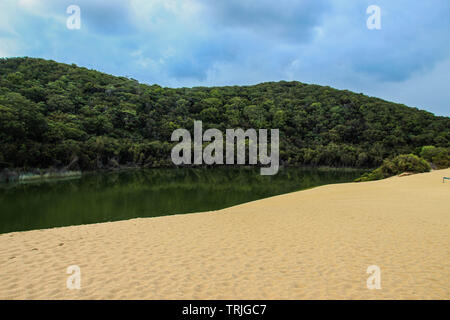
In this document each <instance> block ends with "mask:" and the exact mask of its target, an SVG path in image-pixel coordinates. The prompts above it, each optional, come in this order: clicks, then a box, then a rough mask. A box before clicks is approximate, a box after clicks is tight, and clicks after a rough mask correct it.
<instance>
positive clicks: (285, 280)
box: [0, 169, 450, 299]
mask: <svg viewBox="0 0 450 320" xmlns="http://www.w3.org/2000/svg"><path fill="white" fill-rule="evenodd" d="M443 176H450V169H447V170H439V171H434V172H431V173H425V174H418V175H413V176H407V177H402V178H399V177H393V178H390V179H386V180H382V181H376V182H366V183H348V184H340V185H328V186H323V187H319V188H315V189H311V190H306V191H301V192H295V193H291V194H286V195H282V196H277V197H273V198H269V199H264V200H260V201H255V202H251V203H247V204H244V205H239V206H236V207H232V208H228V209H224V210H219V211H214V212H206V213H197V214H188V215H176V216H166V217H160V218H146V219H134V220H128V221H120V222H112V223H101V224H93V225H85V226H73V227H66V228H55V229H48V230H36V231H28V232H16V233H8V234H2V235H0V298H2V299H79V298H82V299H449V298H450V272H449V270H450V268H449V267H450V241H449V239H450V238H449V234H450V232H449V231H450V182H447V183H442V177H443ZM70 265H78V266H79V267H80V268H81V289H80V290H69V289H67V287H66V279H67V277H68V276H69V275H68V274H66V269H67V267H68V266H70ZM370 265H377V266H379V267H380V269H381V289H380V290H369V289H368V288H367V286H366V280H367V278H368V277H369V275H368V274H367V273H366V270H367V267H368V266H370Z"/></svg>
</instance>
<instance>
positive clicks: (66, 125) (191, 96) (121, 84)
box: [0, 58, 450, 170]
mask: <svg viewBox="0 0 450 320" xmlns="http://www.w3.org/2000/svg"><path fill="white" fill-rule="evenodd" d="M194 120H202V122H203V128H204V130H206V129H208V128H217V129H219V130H221V131H225V130H226V129H227V128H243V129H248V128H254V129H260V128H264V129H275V128H277V129H279V130H280V164H281V165H285V166H331V167H355V168H374V167H377V166H380V165H381V164H382V163H383V161H384V160H385V159H388V158H393V157H395V156H398V155H401V154H416V155H420V153H421V152H422V150H423V147H425V149H426V150H429V148H434V149H433V150H441V151H442V150H443V151H442V152H444V153H445V155H444V158H445V157H447V158H446V159H448V150H450V118H449V117H442V116H435V115H433V114H432V113H430V112H427V111H423V110H419V109H417V108H410V107H407V106H405V105H402V104H397V103H392V102H388V101H384V100H382V99H378V98H374V97H368V96H366V95H364V94H361V93H353V92H350V91H347V90H336V89H333V88H331V87H328V86H319V85H312V84H304V83H301V82H297V81H291V82H286V81H280V82H268V83H261V84H257V85H251V86H226V87H194V88H164V87H161V86H159V85H156V84H155V85H147V84H142V83H139V82H138V81H136V80H134V79H131V78H126V77H117V76H112V75H108V74H105V73H101V72H98V71H95V70H89V69H86V68H82V67H78V66H76V65H74V64H72V65H68V64H62V63H57V62H55V61H49V60H44V59H36V58H7V59H5V58H4V59H0V142H1V148H0V170H1V169H4V168H16V169H17V168H21V169H30V168H70V169H79V170H96V169H102V168H114V167H120V166H137V167H161V166H173V164H172V162H171V159H170V154H171V152H170V151H171V148H172V147H173V145H174V144H176V143H175V142H171V139H170V138H171V134H172V132H173V131H174V130H175V129H178V128H186V129H188V130H190V131H191V132H193V124H194ZM427 148H428V149H427ZM442 152H441V153H442ZM439 157H441V158H442V155H440V156H439Z"/></svg>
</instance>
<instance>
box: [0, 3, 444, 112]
mask: <svg viewBox="0 0 450 320" xmlns="http://www.w3.org/2000/svg"><path fill="white" fill-rule="evenodd" d="M72 4H73V5H78V6H79V7H80V9H81V29H79V30H71V29H68V28H67V26H66V21H67V18H68V17H69V16H70V14H67V12H66V11H67V8H68V6H69V5H72ZM370 5H377V6H379V7H380V8H381V29H380V30H369V29H368V28H367V25H366V21H367V19H368V18H369V16H370V14H367V13H366V9H367V7H368V6H370ZM449 17H450V1H449V0H430V1H424V0H396V1H392V0H347V1H334V0H276V1H275V0H271V1H269V0H78V1H76V0H68V1H66V0H1V1H0V56H1V57H15V56H30V57H40V58H45V59H53V60H56V61H58V62H65V63H76V64H77V65H79V66H84V67H88V68H92V69H96V70H100V71H103V72H106V73H110V74H114V75H121V76H128V77H131V78H134V79H137V80H139V81H141V82H144V83H149V84H153V83H157V84H160V85H162V86H168V87H180V86H187V87H191V86H198V85H202V86H218V85H244V84H256V83H260V82H265V81H278V80H298V81H301V82H306V83H315V84H320V85H329V86H332V87H336V88H339V89H349V90H352V91H355V92H358V93H359V92H362V93H364V94H367V95H371V96H377V97H381V98H384V99H386V100H390V101H395V102H400V103H404V104H406V105H409V106H414V107H418V108H420V109H425V110H428V111H431V112H433V113H435V114H437V115H446V116H449V115H450V18H449Z"/></svg>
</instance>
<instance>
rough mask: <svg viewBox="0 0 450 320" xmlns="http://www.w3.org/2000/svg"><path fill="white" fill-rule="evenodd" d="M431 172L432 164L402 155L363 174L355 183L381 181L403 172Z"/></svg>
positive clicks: (412, 156) (414, 156)
mask: <svg viewBox="0 0 450 320" xmlns="http://www.w3.org/2000/svg"><path fill="white" fill-rule="evenodd" d="M430 170H431V166H430V164H429V163H428V162H427V161H426V160H425V159H422V158H420V157H418V156H416V155H414V154H401V155H399V156H397V157H395V158H393V159H391V160H389V159H386V160H384V161H383V164H382V165H381V166H380V167H378V168H377V169H375V170H373V171H371V172H368V173H365V174H363V175H362V176H361V177H360V178H358V179H356V180H355V181H357V182H360V181H372V180H380V179H384V178H388V177H392V176H395V175H398V174H400V173H403V172H413V173H421V172H428V171H430Z"/></svg>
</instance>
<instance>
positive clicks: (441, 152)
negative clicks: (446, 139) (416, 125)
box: [420, 146, 450, 169]
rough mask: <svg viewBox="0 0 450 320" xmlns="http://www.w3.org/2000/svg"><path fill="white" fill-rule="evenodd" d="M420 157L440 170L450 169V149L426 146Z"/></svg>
mask: <svg viewBox="0 0 450 320" xmlns="http://www.w3.org/2000/svg"><path fill="white" fill-rule="evenodd" d="M420 156H421V157H422V158H424V159H425V160H427V161H428V162H430V163H432V164H433V165H435V166H436V168H438V169H446V168H448V167H450V149H449V148H436V147H434V146H424V147H422V150H421V152H420Z"/></svg>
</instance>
